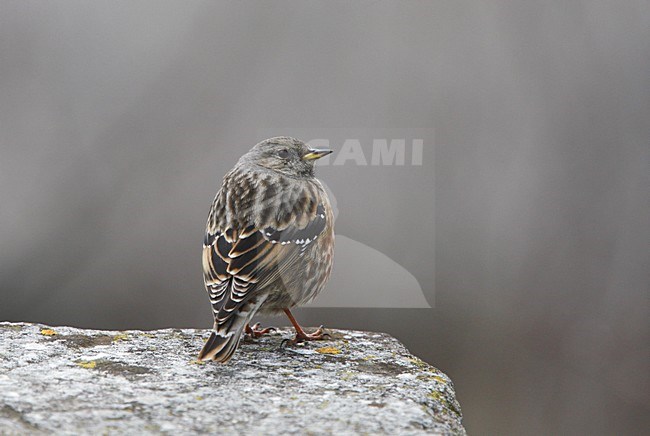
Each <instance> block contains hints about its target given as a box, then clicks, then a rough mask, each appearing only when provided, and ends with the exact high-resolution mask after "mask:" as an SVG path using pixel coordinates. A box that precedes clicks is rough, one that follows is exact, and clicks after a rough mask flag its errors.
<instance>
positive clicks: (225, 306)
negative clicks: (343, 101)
mask: <svg viewBox="0 0 650 436" xmlns="http://www.w3.org/2000/svg"><path fill="white" fill-rule="evenodd" d="M330 153H332V150H330V149H316V148H312V147H310V146H308V145H307V144H305V143H304V142H302V141H300V140H298V139H295V138H291V137H287V136H280V137H274V138H269V139H266V140H264V141H261V142H259V143H258V144H256V145H255V146H254V147H253V148H251V149H250V151H248V152H247V153H246V154H244V155H243V156H242V157H241V158H240V159H239V160H238V161H237V163H236V164H235V166H234V167H233V168H232V169H231V170H230V171H229V172H228V173H227V174H226V175H225V176H224V178H223V182H222V184H221V187H220V189H219V190H218V192H217V194H216V196H215V197H214V200H213V202H212V205H211V207H210V212H209V214H208V219H207V223H206V230H205V235H204V238H203V256H202V264H203V281H204V284H205V289H206V291H207V293H208V296H209V298H210V304H211V306H212V313H213V315H214V325H213V329H212V332H211V334H210V337H209V339H208V340H207V342H206V343H205V345H204V346H203V349H202V350H201V352H200V353H199V356H198V360H199V361H207V360H212V361H216V362H221V363H227V362H228V361H229V360H230V359H231V358H232V356H233V354H234V353H235V351H236V350H237V347H238V346H239V342H240V340H241V338H242V333H243V332H244V331H245V332H247V333H249V334H251V335H252V336H254V337H259V336H261V335H263V334H265V333H268V332H269V331H271V330H272V328H265V329H262V328H260V325H259V323H258V324H255V325H254V326H253V327H251V326H250V321H251V319H252V318H253V316H255V315H256V314H277V313H282V312H284V313H285V314H286V315H287V317H288V318H289V320H290V322H291V324H292V325H293V327H294V328H295V331H296V335H295V337H294V338H293V340H292V342H293V343H297V342H302V341H310V340H320V339H325V338H327V337H328V335H327V334H326V333H325V332H324V330H323V326H320V327H319V328H318V329H317V330H316V331H315V332H313V333H306V332H305V330H304V329H303V328H302V327H301V326H300V325H299V324H298V322H297V321H296V319H295V318H294V316H293V314H292V313H291V310H292V309H293V308H295V307H297V306H300V305H303V304H305V303H307V302H309V301H311V300H312V299H314V298H315V297H316V295H318V293H320V292H321V291H322V290H323V288H324V287H325V284H326V283H327V281H328V279H329V277H330V275H331V272H332V260H333V255H334V214H333V212H332V206H331V203H330V200H329V198H328V195H327V192H326V191H325V189H324V187H323V185H322V183H321V182H320V181H319V180H318V179H316V177H315V176H314V163H315V162H316V160H317V159H320V158H322V157H323V156H327V155H328V154H330Z"/></svg>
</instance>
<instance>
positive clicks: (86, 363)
mask: <svg viewBox="0 0 650 436" xmlns="http://www.w3.org/2000/svg"><path fill="white" fill-rule="evenodd" d="M77 365H79V366H80V367H82V368H86V369H95V368H96V367H97V362H95V361H94V360H89V361H82V362H77Z"/></svg>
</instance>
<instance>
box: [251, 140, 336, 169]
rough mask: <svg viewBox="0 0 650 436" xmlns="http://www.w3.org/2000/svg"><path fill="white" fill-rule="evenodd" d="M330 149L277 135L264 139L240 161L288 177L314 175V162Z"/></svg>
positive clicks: (325, 154) (329, 151)
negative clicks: (314, 146)
mask: <svg viewBox="0 0 650 436" xmlns="http://www.w3.org/2000/svg"><path fill="white" fill-rule="evenodd" d="M331 152H332V150H327V149H314V148H311V147H309V146H308V145H307V144H305V143H304V142H302V141H300V140H298V139H295V138H290V137H288V136H279V137H276V138H269V139H266V140H264V141H262V142H260V143H259V144H257V145H255V147H253V148H252V149H251V150H250V151H249V152H248V153H246V154H245V155H244V156H242V158H241V161H242V162H246V163H252V164H255V165H259V166H261V167H264V168H268V169H270V170H273V171H277V172H279V173H282V174H284V175H287V176H289V177H295V178H310V177H314V162H316V160H317V159H320V158H321V157H323V156H327V155H328V154H330V153H331Z"/></svg>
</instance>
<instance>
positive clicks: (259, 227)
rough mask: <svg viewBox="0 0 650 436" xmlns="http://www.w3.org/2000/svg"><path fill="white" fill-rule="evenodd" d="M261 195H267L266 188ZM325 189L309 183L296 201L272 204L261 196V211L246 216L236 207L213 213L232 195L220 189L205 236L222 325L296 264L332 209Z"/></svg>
mask: <svg viewBox="0 0 650 436" xmlns="http://www.w3.org/2000/svg"><path fill="white" fill-rule="evenodd" d="M256 195H257V198H258V199H262V200H263V199H264V198H265V197H264V195H263V193H262V194H260V193H257V194H256ZM322 195H323V194H321V192H320V191H319V190H316V189H305V190H303V192H301V194H299V195H298V196H297V197H296V198H297V201H295V202H285V201H282V202H275V203H276V205H275V206H272V204H273V202H266V203H264V201H261V204H257V206H256V207H253V209H254V210H258V211H261V212H259V213H257V214H252V215H250V218H248V219H247V220H242V218H241V217H240V215H242V214H241V213H240V214H238V213H236V211H235V212H233V213H230V215H231V216H232V217H237V219H234V218H231V219H219V217H213V216H212V215H213V211H217V212H215V213H218V211H220V210H221V211H223V210H224V208H223V207H221V206H222V204H221V203H222V202H227V201H228V196H227V195H221V193H219V194H217V197H216V198H215V203H214V204H213V207H212V211H211V217H210V218H209V219H208V226H207V230H206V234H205V238H204V241H203V274H204V280H205V285H206V289H207V290H208V293H209V295H210V302H211V303H212V309H213V312H214V318H215V321H216V322H217V324H218V325H224V324H227V323H229V322H231V321H230V320H231V318H232V314H234V313H237V311H238V310H239V309H240V308H241V307H242V306H243V305H244V304H245V303H246V302H247V301H248V300H250V299H251V298H253V297H254V296H255V295H256V292H255V291H256V289H261V288H263V287H264V286H266V285H267V284H269V283H273V282H275V281H276V280H278V279H280V278H281V277H282V274H284V273H286V272H287V271H289V270H291V267H292V265H294V264H295V262H296V261H297V259H299V258H300V256H301V254H302V253H303V252H304V250H305V249H306V248H307V247H308V246H309V244H311V243H312V242H313V241H314V240H315V239H317V238H318V236H319V235H320V234H321V233H322V232H323V230H324V229H325V227H326V226H327V220H328V215H327V214H326V212H325V205H324V203H323V198H322ZM309 196H311V197H312V198H307V197H309ZM304 198H307V199H306V200H305V199H304ZM324 200H325V201H326V198H325V199H324ZM255 201H256V200H254V199H253V200H251V202H253V203H254V202H255ZM239 203H241V204H245V203H246V201H241V202H239ZM269 209H275V210H270V212H269ZM231 212H232V211H231ZM240 212H241V211H240ZM243 215H244V216H246V214H243ZM265 215H267V217H266V219H261V218H265Z"/></svg>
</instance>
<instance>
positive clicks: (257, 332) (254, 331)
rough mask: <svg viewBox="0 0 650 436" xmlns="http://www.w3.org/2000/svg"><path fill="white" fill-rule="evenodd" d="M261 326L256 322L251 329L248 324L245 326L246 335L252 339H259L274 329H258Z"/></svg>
mask: <svg viewBox="0 0 650 436" xmlns="http://www.w3.org/2000/svg"><path fill="white" fill-rule="evenodd" d="M260 326H261V324H260V323H259V322H258V323H256V324H254V325H253V327H251V326H250V324H246V334H247V335H249V336H250V337H252V338H259V337H260V336H262V335H265V334H267V333H269V332H271V331H273V330H275V327H267V328H264V329H263V328H260Z"/></svg>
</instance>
